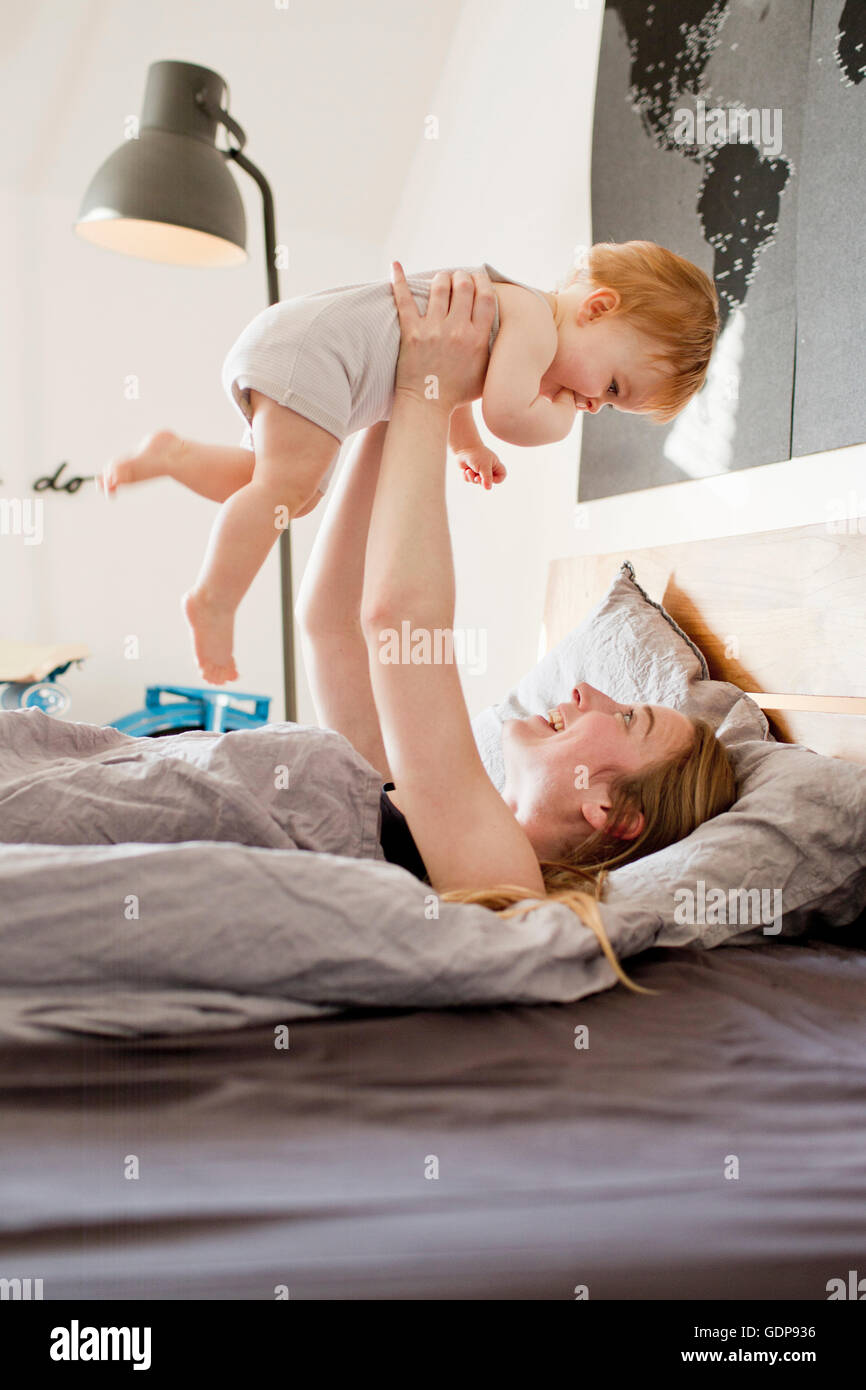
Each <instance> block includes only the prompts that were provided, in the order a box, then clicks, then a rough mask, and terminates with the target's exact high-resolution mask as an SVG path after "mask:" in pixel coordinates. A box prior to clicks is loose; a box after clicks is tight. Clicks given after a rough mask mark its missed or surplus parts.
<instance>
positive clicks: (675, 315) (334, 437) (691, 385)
mask: <svg viewBox="0 0 866 1390" xmlns="http://www.w3.org/2000/svg"><path fill="white" fill-rule="evenodd" d="M468 269H470V270H471V269H473V268H472V267H469V268H468ZM474 269H479V268H478V267H474ZM481 269H483V270H484V271H486V273H487V275H488V276H489V277H490V279H491V280H492V281H493V282H494V283H495V285H496V297H497V301H498V303H497V309H496V314H495V317H494V321H493V328H492V330H491V334H490V361H489V363H488V366H487V373H486V376H485V380H484V388H483V393H482V396H481V402H482V405H481V410H482V415H483V418H484V423H485V424H486V425H487V427H488V429H489V430H490V431H491V432H492V433H493V434H494V435H495V436H496V437H497V438H498V439H502V440H504V441H506V442H507V443H509V444H518V445H536V444H551V443H554V442H555V441H557V440H561V439H564V438H565V437H566V435H567V434H568V433H569V431H570V429H571V427H572V425H573V423H574V419H575V415H576V414H577V412H578V411H582V410H586V411H589V412H590V413H592V414H595V413H596V412H597V411H599V410H601V408H602V406H605V405H612V406H616V408H617V409H618V410H628V411H633V412H638V413H642V414H647V415H649V416H650V417H651V418H652V419H654V420H656V421H657V422H665V421H668V420H671V419H673V417H674V416H675V415H676V414H677V413H678V412H679V411H680V410H682V408H683V407H684V406H685V405H686V403H687V402H688V401H689V399H690V398H691V397H692V396H693V395H694V394H695V393H696V392H697V391H698V390H700V387H701V385H702V384H703V381H704V378H705V376H706V372H707V367H708V365H709V360H710V354H711V352H712V349H713V345H714V342H715V339H716V335H717V333H718V328H719V315H718V301H717V298H716V293H715V289H714V287H713V284H712V281H711V280H710V279H709V277H708V276H706V275H705V274H704V272H703V271H701V270H699V269H698V268H697V267H696V266H694V265H692V264H691V262H690V261H687V260H684V259H683V258H682V257H681V256H677V255H675V254H674V253H673V252H671V251H668V250H666V249H665V248H664V247H662V246H657V245H656V244H655V243H654V242H650V241H628V242H624V243H611V242H601V243H597V244H596V245H594V246H592V247H590V248H589V250H588V253H587V255H586V257H585V258H584V264H583V265H580V266H578V267H576V268H575V269H574V271H573V272H572V274H571V275H570V277H569V278H568V280H567V281H566V282H565V284H564V285H563V286H562V287H561V288H560V289H559V290H558V292H551V293H548V292H545V291H543V290H538V289H534V288H533V287H532V286H530V285H525V284H523V282H522V281H520V280H514V279H512V278H511V277H510V276H507V275H503V274H501V273H500V272H499V271H498V270H494V268H493V267H492V266H491V265H488V264H487V263H485V264H484V265H483V267H481ZM436 273H437V272H436V271H433V270H430V271H424V272H422V273H420V274H417V275H411V276H408V277H407V283H408V285H409V289H410V290H411V292H412V294H413V296H414V298H415V301H416V303H417V304H418V307H419V311H420V312H421V313H424V312H425V310H426V305H427V300H428V297H429V292H430V283H431V281H432V279H433V276H434V275H435V274H436ZM399 350H400V326H399V321H398V318H397V310H396V306H395V302H394V298H393V294H392V290H391V284H390V282H389V281H387V280H383V281H377V282H374V283H371V284H363V285H348V286H344V287H342V288H338V289H331V290H322V291H320V292H319V293H317V294H311V295H304V296H302V297H300V298H297V299H290V300H286V301H283V302H281V303H279V304H274V305H272V306H271V307H270V308H268V309H265V310H264V311H263V312H262V313H260V314H258V315H257V316H256V317H255V318H254V319H253V320H252V322H251V323H249V324H248V325H247V327H246V328H245V329H244V331H243V332H242V333H241V335H240V337H239V338H238V339H237V341H236V342H235V344H234V345H233V347H232V348H231V349H230V351H229V353H228V356H227V357H226V359H225V362H224V364H223V370H222V380H223V386H224V388H225V390H226V391H227V393H228V394H229V396H230V397H231V399H232V400H233V402H234V403H235V404H236V406H237V407H238V409H239V410H240V412H241V414H242V415H243V417H244V419H245V420H246V421H247V429H246V431H245V434H244V439H243V441H242V446H243V447H239V448H236V449H235V448H228V447H226V446H221V445H210V444H199V443H195V442H193V441H192V440H183V439H180V438H178V436H176V435H174V434H172V433H171V432H170V431H166V430H163V431H160V432H159V433H157V434H154V435H151V436H150V437H149V438H148V439H147V440H146V441H144V443H143V445H142V446H141V447H140V448H139V449H138V451H137V452H135V453H134V454H131V455H127V456H124V457H121V458H118V459H116V460H114V461H113V462H112V463H110V464H109V465H108V466H107V467H106V469H105V470H104V472H103V474H102V475H101V477H100V479H99V481H100V485H101V487H102V488H103V490H104V492H105V493H106V495H107V496H111V495H112V494H113V493H114V492H115V491H116V489H117V488H118V487H119V486H121V485H122V484H125V483H132V482H140V481H142V480H143V479H145V478H155V477H160V476H167V477H172V478H175V479H176V480H177V481H178V482H181V483H184V484H186V486H187V487H190V488H192V489H193V491H195V492H198V493H200V494H201V495H202V496H204V497H209V498H212V499H213V500H214V501H217V502H222V504H223V505H222V508H221V509H220V513H219V515H218V517H217V519H216V522H215V524H214V528H213V531H212V532H211V536H210V540H209V543H208V547H207V551H206V554H205V558H204V561H203V564H202V568H201V570H200V572H199V575H198V578H197V580H196V582H195V585H194V586H193V588H192V589H191V590H190V591H189V592H188V593H187V594H186V595H185V596H184V611H185V613H186V617H187V620H188V622H189V624H190V626H191V628H192V633H193V640H194V646H195V655H196V660H197V663H198V666H199V670H200V671H201V674H202V676H203V677H204V678H205V680H206V681H208V682H209V683H210V684H211V685H222V684H223V683H224V682H226V681H231V680H236V679H237V669H236V667H235V663H234V658H233V655H232V648H233V635H234V616H235V612H236V610H237V607H238V605H239V603H240V601H241V599H242V598H243V596H244V594H245V593H246V592H247V590H248V588H249V587H250V585H251V583H252V581H253V579H254V578H255V576H256V574H257V573H258V571H259V569H260V568H261V566H262V564H263V563H264V561H265V558H266V557H267V555H268V552H269V551H270V549H271V546H272V545H273V544H274V541H275V540H276V538H277V536H278V535H279V532H280V530H282V529H283V528H284V527H285V526H287V525H288V523H289V521H291V520H292V519H293V518H295V517H299V516H305V515H306V514H307V513H308V512H310V511H312V510H313V508H314V507H315V506H316V505H317V504H318V502H319V501H320V500H321V497H322V496H323V495H324V494H325V492H326V490H327V488H328V485H329V482H330V479H331V476H332V474H333V471H334V468H335V466H336V462H337V456H338V453H339V448H340V445H341V443H342V442H343V440H344V439H345V438H346V437H347V436H348V435H350V434H353V433H354V432H355V431H356V430H361V429H365V428H366V427H367V426H369V425H373V424H375V423H376V422H378V421H380V420H388V419H390V416H391V407H392V403H393V392H394V376H395V371H396V364H397V356H398V353H399ZM449 444H450V446H451V449H452V450H453V452H454V453H455V454H456V456H457V460H458V463H459V464H460V465H461V467H462V469H463V475H464V477H465V478H466V479H467V480H471V481H473V482H476V483H479V482H482V483H483V484H484V486H485V487H486V488H490V487H491V486H492V485H493V483H498V482H501V481H502V479H503V478H504V477H505V469H504V468H503V466H502V464H501V463H500V461H499V459H498V458H497V457H496V455H495V454H494V453H493V452H492V451H491V450H490V449H488V448H487V446H486V445H485V444H484V442H483V440H482V439H481V436H480V435H479V433H478V430H477V429H476V427H475V422H474V418H473V414H472V407H471V405H466V406H462V407H460V408H459V409H458V410H455V411H454V412H453V414H452V416H451V423H450V434H449ZM250 449H252V453H251V452H250Z"/></svg>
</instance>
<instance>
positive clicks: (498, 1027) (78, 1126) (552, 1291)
mask: <svg viewBox="0 0 866 1390" xmlns="http://www.w3.org/2000/svg"><path fill="white" fill-rule="evenodd" d="M864 925H866V922H864V921H863V920H861V922H860V923H858V924H856V925H855V926H852V927H850V928H848V929H846V930H845V931H842V932H837V933H834V934H833V936H832V939H821V938H820V937H810V938H805V939H803V940H800V941H797V942H794V943H788V942H777V941H774V942H773V943H771V944H766V945H751V946H736V945H733V946H723V947H718V948H716V949H714V950H712V951H704V950H701V949H697V948H685V949H677V950H663V949H658V948H656V949H653V950H650V951H646V952H644V953H643V954H642V955H640V956H638V957H635V958H633V959H632V960H631V961H630V962H629V970H630V973H631V975H632V977H633V978H634V979H635V980H636V981H637V982H638V983H641V984H644V985H648V986H650V987H652V988H654V989H658V990H661V991H662V993H660V994H659V995H657V996H655V997H643V996H635V995H633V994H631V993H630V992H628V991H626V990H625V989H622V988H617V989H615V990H608V991H605V992H603V993H600V994H593V995H590V996H589V997H586V998H583V999H580V1000H578V1001H577V1002H576V1003H573V1004H555V1005H540V1006H533V1007H529V1006H508V1007H492V1008H466V1007H461V1008H454V1009H437V1010H429V1011H428V1010H418V1011H411V1012H410V1011H396V1010H387V1011H385V1010H379V1011H373V1010H367V1011H357V1010H356V1011H352V1012H349V1013H345V1014H341V1015H339V1016H338V1017H330V1018H325V1019H315V1020H303V1021H301V1022H297V1021H292V1022H290V1023H288V1024H287V1025H286V1032H285V1033H283V1032H282V1031H281V1028H280V1026H279V1025H277V1027H276V1028H275V1027H274V1026H272V1025H270V1024H269V1025H268V1026H262V1027H251V1028H247V1029H243V1030H240V1031H238V1030H235V1029H232V1030H226V1031H223V1032H200V1033H196V1034H189V1035H181V1036H174V1037H162V1038H154V1039H149V1040H148V1039H135V1040H120V1041H114V1040H109V1041H106V1040H104V1039H97V1038H93V1039H89V1038H85V1039H80V1038H78V1037H76V1038H74V1039H72V1040H71V1041H70V1042H68V1043H66V1042H63V1043H58V1042H46V1043H33V1042H19V1043H16V1042H11V1041H10V1042H6V1043H4V1044H3V1045H2V1047H0V1084H2V1107H3V1116H2V1132H3V1134H4V1136H5V1137H4V1157H3V1172H4V1176H3V1182H2V1189H3V1206H2V1239H0V1254H2V1266H3V1270H4V1272H5V1273H6V1275H7V1277H11V1276H12V1275H13V1274H14V1275H17V1276H18V1277H22V1278H23V1277H27V1276H30V1277H41V1278H42V1279H43V1293H44V1297H45V1299H65V1298H70V1299H72V1298H74V1299H78V1298H86V1299H109V1298H110V1299H116V1298H119V1299H145V1300H147V1299H184V1300H185V1299H268V1300H272V1299H273V1298H274V1296H275V1294H274V1290H275V1289H276V1288H277V1287H278V1286H282V1285H285V1286H286V1287H287V1289H288V1292H289V1296H290V1297H291V1298H292V1299H299V1298H300V1299H574V1298H575V1297H576V1296H578V1295H576V1293H575V1290H578V1291H585V1293H586V1294H587V1295H588V1296H589V1298H591V1299H666V1298H671V1299H722V1300H724V1299H757V1300H763V1299H767V1300H776V1299H803V1300H814V1299H821V1300H823V1299H826V1297H827V1292H826V1286H827V1282H828V1281H829V1280H830V1279H832V1278H837V1277H843V1278H844V1277H846V1275H847V1271H848V1270H849V1269H852V1268H859V1267H860V1266H861V1265H862V1254H863V1249H864V1245H866V1164H864V1161H863V1160H864V1148H866V1145H864V1141H866V1088H864V1084H863V1080H864V1045H863V1038H864V1024H866V952H864V951H863V949H862V945H861V944H859V943H862V941H863V927H864ZM133 1171H135V1172H137V1177H130V1176H127V1174H129V1173H131V1172H133Z"/></svg>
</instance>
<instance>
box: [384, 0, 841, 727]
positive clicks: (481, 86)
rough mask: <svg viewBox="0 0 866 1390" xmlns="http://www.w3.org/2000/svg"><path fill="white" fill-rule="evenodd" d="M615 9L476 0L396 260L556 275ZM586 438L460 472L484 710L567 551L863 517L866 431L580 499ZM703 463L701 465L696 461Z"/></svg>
mask: <svg viewBox="0 0 866 1390" xmlns="http://www.w3.org/2000/svg"><path fill="white" fill-rule="evenodd" d="M603 8H604V7H603V3H602V0H581V3H580V4H576V5H573V4H570V3H564V2H563V0H543V3H538V4H535V5H526V4H523V3H521V0H496V3H490V0H467V3H465V4H464V5H463V8H462V11H461V16H460V24H459V27H458V29H457V32H456V34H455V39H454V44H453V45H452V49H451V52H450V53H449V57H448V62H447V64H446V67H445V69H444V71H443V74H442V79H441V81H440V83H439V86H438V88H437V90H436V93H435V95H434V97H433V100H432V103H431V106H430V111H431V113H434V114H436V115H437V116H438V119H439V127H440V136H439V139H438V141H435V142H434V141H426V142H424V143H423V144H420V145H419V147H418V149H417V151H416V154H415V158H414V160H413V164H412V170H411V174H410V178H409V180H408V182H407V186H406V190H405V194H404V197H403V200H402V202H401V205H400V208H399V211H398V213H397V216H396V217H395V219H394V222H393V224H392V226H391V229H390V232H389V236H388V256H389V259H390V258H391V256H396V257H398V258H399V259H401V260H402V261H403V262H404V264H406V265H407V266H411V265H416V266H422V265H435V264H437V263H442V264H447V263H448V262H449V260H454V259H462V258H465V259H469V260H472V259H479V260H480V259H483V260H487V261H489V262H491V263H492V264H493V265H494V266H496V267H497V269H500V270H502V271H505V272H506V273H508V274H511V275H514V276H515V277H517V278H518V279H524V280H528V281H529V282H530V283H533V284H535V285H538V286H540V287H541V288H546V289H549V288H553V285H554V283H555V281H556V280H557V278H558V277H559V276H560V275H561V274H562V273H563V272H564V271H565V270H566V269H567V267H568V264H569V260H570V255H571V248H572V247H573V246H575V245H579V244H582V243H585V242H588V241H589V240H590V155H591V130H592V113H593V108H594V103H595V77H596V66H597V55H598V47H599V43H600V41H601V18H602V14H603ZM765 254H766V255H771V254H772V251H771V250H770V251H767V252H766V253H765ZM476 415H477V418H478V421H479V424H480V425H481V420H480V413H478V412H476ZM647 428H648V429H649V428H653V427H652V426H649V425H648V426H647ZM482 431H483V425H482ZM488 438H489V436H488ZM580 438H581V422H580V421H578V423H577V425H576V426H575V429H574V431H573V432H572V435H571V437H570V438H569V439H568V440H566V441H565V442H564V443H563V444H560V445H556V446H553V447H551V448H548V449H533V450H528V451H527V450H522V449H512V448H509V447H508V446H507V445H499V444H498V443H497V442H496V441H493V440H492V439H491V440H490V442H491V444H492V446H493V447H494V448H497V449H498V450H499V452H500V453H501V455H502V458H503V461H504V462H505V463H506V466H507V467H508V468H509V470H510V476H509V478H508V479H507V481H506V482H505V483H504V484H503V485H501V487H500V488H498V489H496V490H495V492H494V493H493V494H484V493H483V492H482V490H481V489H479V488H469V487H468V486H467V485H466V484H464V483H463V482H462V480H461V479H459V477H454V476H453V473H452V477H451V479H450V483H449V493H448V500H449V509H450V515H451V520H452V534H453V538H454V547H455V554H456V564H457V573H458V611H457V619H456V621H457V624H458V625H460V624H463V625H466V626H473V627H474V626H475V625H483V624H487V625H488V628H489V638H488V646H489V662H488V670H487V672H486V674H484V675H483V676H473V675H469V674H466V673H464V689H465V691H466V695H467V700H468V702H469V704H470V708H471V710H472V712H473V713H474V712H475V711H476V710H477V709H479V708H481V707H482V706H483V705H485V704H487V703H489V702H490V701H492V700H495V699H497V698H499V697H500V696H501V694H502V693H504V691H505V690H506V689H507V688H508V687H509V685H511V684H512V683H513V682H514V680H515V679H516V678H517V677H519V675H521V674H522V673H523V671H524V670H526V669H527V668H528V667H529V666H530V665H531V664H532V662H533V661H534V659H535V656H536V654H537V644H538V638H539V629H540V620H541V613H542V607H543V599H544V588H545V582H546V577H547V569H548V565H549V562H550V560H551V559H553V558H555V557H557V556H560V555H566V554H603V553H605V552H606V551H617V550H620V549H622V548H623V547H627V546H633V547H634V548H635V549H638V548H641V547H646V546H653V545H663V544H665V543H668V542H672V541H677V540H683V539H701V538H710V537H713V536H719V535H727V534H742V533H745V532H755V531H763V530H771V529H777V528H780V527H787V526H800V525H809V524H812V523H814V522H821V521H825V520H827V519H830V518H832V517H835V516H837V515H844V516H845V517H848V518H850V517H857V516H861V515H862V516H863V517H864V521H863V522H862V523H861V529H862V530H863V531H866V466H864V465H866V445H860V446H857V447H855V448H850V449H843V450H836V451H833V452H831V453H827V454H820V455H814V456H812V457H810V458H806V459H795V460H790V461H788V462H784V463H778V464H769V465H767V466H765V467H762V468H755V469H749V470H742V471H739V472H736V473H731V474H727V475H724V474H723V475H720V476H718V477H715V478H707V479H701V478H695V479H694V480H688V481H684V482H682V483H677V484H675V485H672V486H668V487H659V488H652V489H647V490H646V491H642V492H637V493H631V494H628V495H626V496H622V497H612V498H607V499H602V500H599V501H596V502H590V503H585V504H583V505H582V506H581V507H580V508H577V507H576V506H575V501H574V499H575V497H576V495H577V488H576V481H577V462H576V460H577V459H578V458H579V451H580ZM700 471H701V467H700V461H698V462H696V466H695V468H694V472H695V473H699V472H700ZM840 508H841V511H840ZM611 577H613V576H611Z"/></svg>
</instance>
